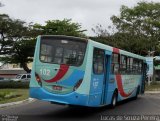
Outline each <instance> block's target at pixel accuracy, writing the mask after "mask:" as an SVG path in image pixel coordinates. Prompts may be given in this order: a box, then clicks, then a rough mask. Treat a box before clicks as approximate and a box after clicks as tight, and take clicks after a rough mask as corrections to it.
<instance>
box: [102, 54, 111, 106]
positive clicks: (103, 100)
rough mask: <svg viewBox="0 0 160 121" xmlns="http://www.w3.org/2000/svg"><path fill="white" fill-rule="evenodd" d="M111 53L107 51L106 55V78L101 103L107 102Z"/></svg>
mask: <svg viewBox="0 0 160 121" xmlns="http://www.w3.org/2000/svg"><path fill="white" fill-rule="evenodd" d="M109 54H110V53H108V52H105V56H104V80H103V88H102V99H101V104H102V105H105V104H106V102H107V100H106V99H107V92H108V80H109V74H110V63H111V55H109Z"/></svg>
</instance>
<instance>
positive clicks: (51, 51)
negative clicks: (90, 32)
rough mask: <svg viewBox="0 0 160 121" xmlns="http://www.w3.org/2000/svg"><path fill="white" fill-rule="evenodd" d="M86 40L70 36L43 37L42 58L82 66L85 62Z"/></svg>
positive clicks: (47, 61) (56, 62)
mask: <svg viewBox="0 0 160 121" xmlns="http://www.w3.org/2000/svg"><path fill="white" fill-rule="evenodd" d="M86 45H87V43H86V41H80V40H76V39H75V40H74V39H68V38H64V39H62V38H56V37H49V38H47V37H46V38H45V37H43V38H41V45H40V60H41V62H44V63H54V64H67V65H72V66H80V65H81V64H82V62H83V59H84V55H85V50H86Z"/></svg>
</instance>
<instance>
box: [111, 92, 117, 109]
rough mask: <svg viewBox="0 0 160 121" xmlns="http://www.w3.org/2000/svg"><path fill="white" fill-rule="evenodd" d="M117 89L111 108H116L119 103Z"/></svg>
mask: <svg viewBox="0 0 160 121" xmlns="http://www.w3.org/2000/svg"><path fill="white" fill-rule="evenodd" d="M117 95H118V93H117V91H114V93H113V95H112V101H111V108H115V107H116V105H117Z"/></svg>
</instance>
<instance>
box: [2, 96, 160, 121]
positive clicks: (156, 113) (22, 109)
mask: <svg viewBox="0 0 160 121" xmlns="http://www.w3.org/2000/svg"><path fill="white" fill-rule="evenodd" d="M0 114H1V117H0V118H1V119H0V120H2V121H6V119H14V120H12V121H32V120H33V121H66V120H68V121H94V120H97V121H101V120H105V121H109V120H123V121H125V120H135V119H137V120H139V119H140V120H153V121H154V120H159V121H160V94H145V95H143V96H140V97H139V98H138V99H137V100H127V101H123V102H121V103H119V104H118V105H117V107H116V108H114V109H112V108H110V107H109V106H106V107H102V108H85V107H69V106H67V105H66V106H62V105H55V104H50V103H49V102H43V101H38V100H36V101H34V102H30V103H24V104H19V105H15V106H11V107H6V108H0Z"/></svg>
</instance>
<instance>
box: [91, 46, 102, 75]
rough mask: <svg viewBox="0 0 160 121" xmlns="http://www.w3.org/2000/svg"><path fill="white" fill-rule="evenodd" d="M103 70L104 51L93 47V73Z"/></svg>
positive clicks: (100, 72)
mask: <svg viewBox="0 0 160 121" xmlns="http://www.w3.org/2000/svg"><path fill="white" fill-rule="evenodd" d="M103 72H104V51H103V50H101V49H97V48H95V49H94V52H93V73H94V74H102V73H103Z"/></svg>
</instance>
